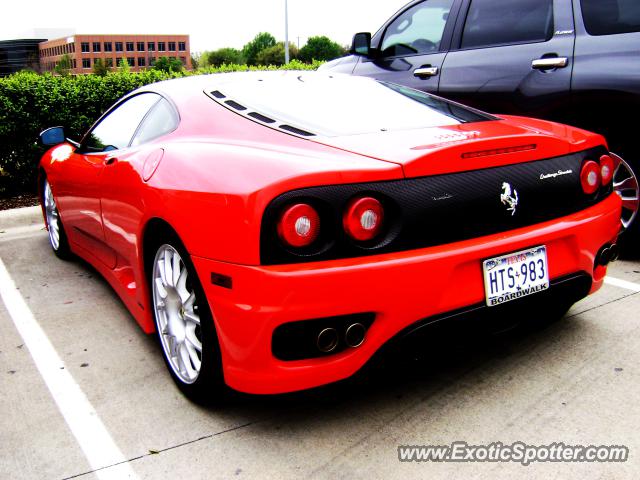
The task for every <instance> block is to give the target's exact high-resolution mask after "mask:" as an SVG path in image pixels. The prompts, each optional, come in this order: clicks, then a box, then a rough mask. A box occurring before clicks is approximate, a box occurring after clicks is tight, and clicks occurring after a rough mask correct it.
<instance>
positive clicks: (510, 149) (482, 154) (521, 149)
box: [462, 143, 537, 158]
mask: <svg viewBox="0 0 640 480" xmlns="http://www.w3.org/2000/svg"><path fill="white" fill-rule="evenodd" d="M536 148H537V145H536V144H534V143H532V144H530V145H518V146H516V147H506V148H494V149H491V150H480V151H478V152H466V153H463V154H462V158H478V157H489V156H491V155H504V154H505V153H517V152H526V151H527V150H535V149H536Z"/></svg>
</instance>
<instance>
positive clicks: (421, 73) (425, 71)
mask: <svg viewBox="0 0 640 480" xmlns="http://www.w3.org/2000/svg"><path fill="white" fill-rule="evenodd" d="M437 74H438V67H431V66H427V65H425V66H424V67H420V68H416V69H415V70H414V71H413V76H414V77H420V78H424V77H433V76H435V75H437Z"/></svg>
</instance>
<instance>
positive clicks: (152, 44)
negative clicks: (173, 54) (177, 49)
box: [147, 42, 156, 52]
mask: <svg viewBox="0 0 640 480" xmlns="http://www.w3.org/2000/svg"><path fill="white" fill-rule="evenodd" d="M155 49H156V42H149V43H147V50H148V51H150V52H153V51H155Z"/></svg>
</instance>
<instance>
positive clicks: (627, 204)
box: [611, 154, 640, 230]
mask: <svg viewBox="0 0 640 480" xmlns="http://www.w3.org/2000/svg"><path fill="white" fill-rule="evenodd" d="M611 156H612V157H613V160H614V162H615V171H614V174H613V189H614V190H615V192H616V193H617V194H618V195H620V198H622V217H621V218H620V222H621V223H622V228H623V230H626V229H628V228H629V226H631V224H632V223H633V221H634V220H635V218H636V216H637V214H638V205H639V204H640V189H639V187H638V179H637V177H636V175H635V174H634V173H633V169H632V168H631V166H630V165H629V164H628V163H627V162H625V161H624V160H623V159H622V158H620V157H619V156H618V155H614V154H611Z"/></svg>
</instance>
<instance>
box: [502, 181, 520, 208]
mask: <svg viewBox="0 0 640 480" xmlns="http://www.w3.org/2000/svg"><path fill="white" fill-rule="evenodd" d="M500 201H501V202H502V204H503V205H506V206H507V211H508V212H511V215H512V216H513V215H515V214H516V207H517V206H518V191H517V190H516V189H515V188H512V187H511V185H510V184H508V183H507V182H503V183H502V193H501V194H500Z"/></svg>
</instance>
